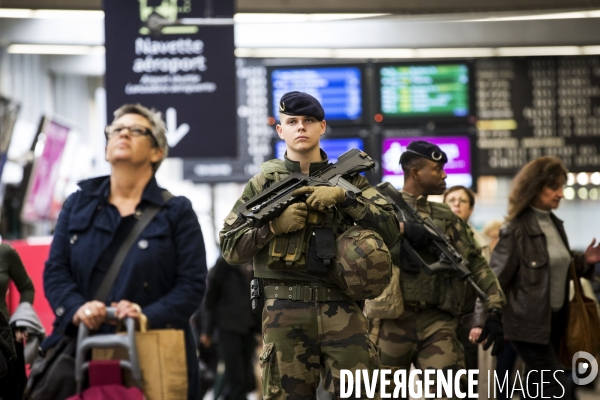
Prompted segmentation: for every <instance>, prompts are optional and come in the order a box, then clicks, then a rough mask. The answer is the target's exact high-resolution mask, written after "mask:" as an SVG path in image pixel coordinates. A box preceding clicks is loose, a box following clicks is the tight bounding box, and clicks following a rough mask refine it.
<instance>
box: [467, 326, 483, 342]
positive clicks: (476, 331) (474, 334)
mask: <svg viewBox="0 0 600 400" xmlns="http://www.w3.org/2000/svg"><path fill="white" fill-rule="evenodd" d="M479 335H481V328H479V327H477V328H472V329H471V332H469V342H471V343H477V341H478V340H479Z"/></svg>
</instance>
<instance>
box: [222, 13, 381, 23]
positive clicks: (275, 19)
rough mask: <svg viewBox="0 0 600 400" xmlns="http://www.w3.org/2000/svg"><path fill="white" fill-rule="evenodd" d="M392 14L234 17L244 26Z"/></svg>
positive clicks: (251, 15)
mask: <svg viewBox="0 0 600 400" xmlns="http://www.w3.org/2000/svg"><path fill="white" fill-rule="evenodd" d="M385 15H390V14H350V13H349V14H276V13H271V14H262V13H238V14H235V15H234V16H233V19H234V21H235V22H236V23H243V24H269V23H293V22H323V21H342V20H349V19H364V18H374V17H381V16H385Z"/></svg>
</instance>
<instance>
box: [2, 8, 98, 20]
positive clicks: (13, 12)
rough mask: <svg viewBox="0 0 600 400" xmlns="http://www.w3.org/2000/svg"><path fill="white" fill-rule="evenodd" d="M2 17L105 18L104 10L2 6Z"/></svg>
mask: <svg viewBox="0 0 600 400" xmlns="http://www.w3.org/2000/svg"><path fill="white" fill-rule="evenodd" d="M0 18H40V19H76V20H82V19H84V20H90V19H92V20H102V19H104V11H100V10H29V9H25V8H0Z"/></svg>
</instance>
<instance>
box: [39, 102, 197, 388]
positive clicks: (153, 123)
mask: <svg viewBox="0 0 600 400" xmlns="http://www.w3.org/2000/svg"><path fill="white" fill-rule="evenodd" d="M114 116H115V119H114V120H113V122H112V124H111V125H109V126H107V127H106V131H105V134H106V148H105V152H106V160H107V161H108V162H109V163H110V166H111V173H110V176H103V177H98V178H93V179H89V180H85V181H82V182H80V183H79V187H80V188H81V190H79V191H77V192H75V193H74V194H72V195H71V196H69V198H68V199H67V201H66V202H65V204H64V207H63V210H62V212H61V214H60V216H59V219H58V223H57V225H56V230H55V232H54V240H53V242H52V246H51V248H50V256H49V258H48V261H47V262H46V268H45V270H44V290H45V292H46V297H47V298H48V301H49V303H50V305H51V307H52V309H53V310H54V312H55V314H56V320H55V322H54V331H53V333H52V335H51V336H49V337H48V339H46V341H45V342H44V343H43V346H42V347H43V348H44V350H47V349H49V348H51V347H53V346H54V345H55V344H56V343H57V342H58V340H59V339H60V337H61V336H62V335H75V333H76V332H77V326H78V325H80V324H82V323H83V324H85V325H86V326H87V327H88V328H89V329H92V330H96V329H101V331H103V332H110V331H114V327H109V326H108V325H106V324H104V320H105V317H106V306H107V305H111V304H112V305H113V306H115V307H116V308H117V310H116V314H117V317H118V318H120V319H122V318H125V317H131V318H134V319H138V320H139V318H140V313H143V314H145V315H146V316H147V318H148V324H149V327H150V328H151V329H164V328H175V329H183V330H184V331H185V340H186V358H187V365H188V382H189V385H188V390H189V399H198V398H199V390H198V364H197V362H196V360H197V357H196V346H195V343H194V338H193V333H192V329H191V327H190V324H189V320H190V317H191V315H192V314H193V313H194V311H196V309H197V308H198V306H199V304H200V302H201V301H202V296H203V294H204V288H205V278H206V258H205V251H204V241H203V239H202V233H201V231H200V225H199V224H198V218H197V217H196V214H195V213H194V210H193V209H192V205H191V203H190V201H189V200H188V199H187V198H185V197H183V196H178V197H173V198H170V199H168V200H167V198H166V197H163V196H164V195H165V192H164V190H163V189H162V188H160V187H159V186H158V184H157V183H156V178H155V176H154V174H155V172H156V170H157V169H158V167H159V166H160V164H161V162H162V161H163V159H164V158H165V157H166V155H167V151H168V146H167V140H166V128H165V124H164V122H163V121H162V119H161V116H160V113H157V112H154V111H152V110H149V109H147V108H146V107H143V106H141V105H139V104H138V105H124V106H122V107H121V108H119V109H118V110H117V111H115V113H114ZM150 205H155V206H158V207H160V209H159V212H158V213H157V214H156V216H155V217H154V219H153V220H152V221H151V222H150V224H149V225H148V226H147V227H146V228H145V230H144V231H143V232H142V233H141V234H140V235H139V237H138V238H137V239H136V240H135V242H134V245H133V246H131V248H130V250H129V252H128V254H127V256H126V258H125V260H124V262H123V265H122V267H121V269H120V271H119V273H118V275H117V277H116V279H115V281H114V284H113V286H112V289H111V291H110V293H109V295H108V298H107V299H106V302H102V301H98V300H95V298H96V294H97V292H98V289H99V287H100V285H101V283H102V281H103V280H104V277H105V276H106V274H107V272H108V269H109V267H110V265H111V263H112V262H113V259H114V258H115V255H116V253H117V251H118V250H119V248H120V247H121V245H122V243H123V241H124V240H125V239H126V238H127V236H128V235H129V233H130V232H131V231H132V229H134V226H135V224H136V221H137V220H138V218H140V216H141V214H143V212H144V210H145V209H146V208H147V207H149V206H150Z"/></svg>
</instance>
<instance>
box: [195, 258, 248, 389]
mask: <svg viewBox="0 0 600 400" xmlns="http://www.w3.org/2000/svg"><path fill="white" fill-rule="evenodd" d="M251 280H252V265H251V264H242V265H229V264H228V263H227V261H225V259H223V258H222V257H219V259H218V260H217V263H216V264H215V266H214V267H213V268H212V269H211V270H210V271H209V273H208V281H207V286H208V288H207V291H206V297H205V299H204V303H203V309H204V310H203V311H204V313H203V314H204V316H205V320H204V321H203V324H202V335H201V336H200V340H201V341H202V342H203V344H205V345H209V344H210V340H211V336H212V334H213V332H214V331H215V330H218V334H219V346H220V353H221V356H222V357H223V360H224V361H225V377H226V384H227V385H228V387H229V392H228V394H227V396H226V399H227V400H245V399H246V393H247V392H250V391H252V390H254V388H255V379H254V371H253V369H254V368H253V363H252V360H253V357H254V350H255V349H256V340H255V337H254V336H255V334H257V333H260V319H259V318H260V317H259V315H258V314H254V313H252V308H251V305H250V298H249V296H248V291H249V289H250V281H251Z"/></svg>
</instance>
